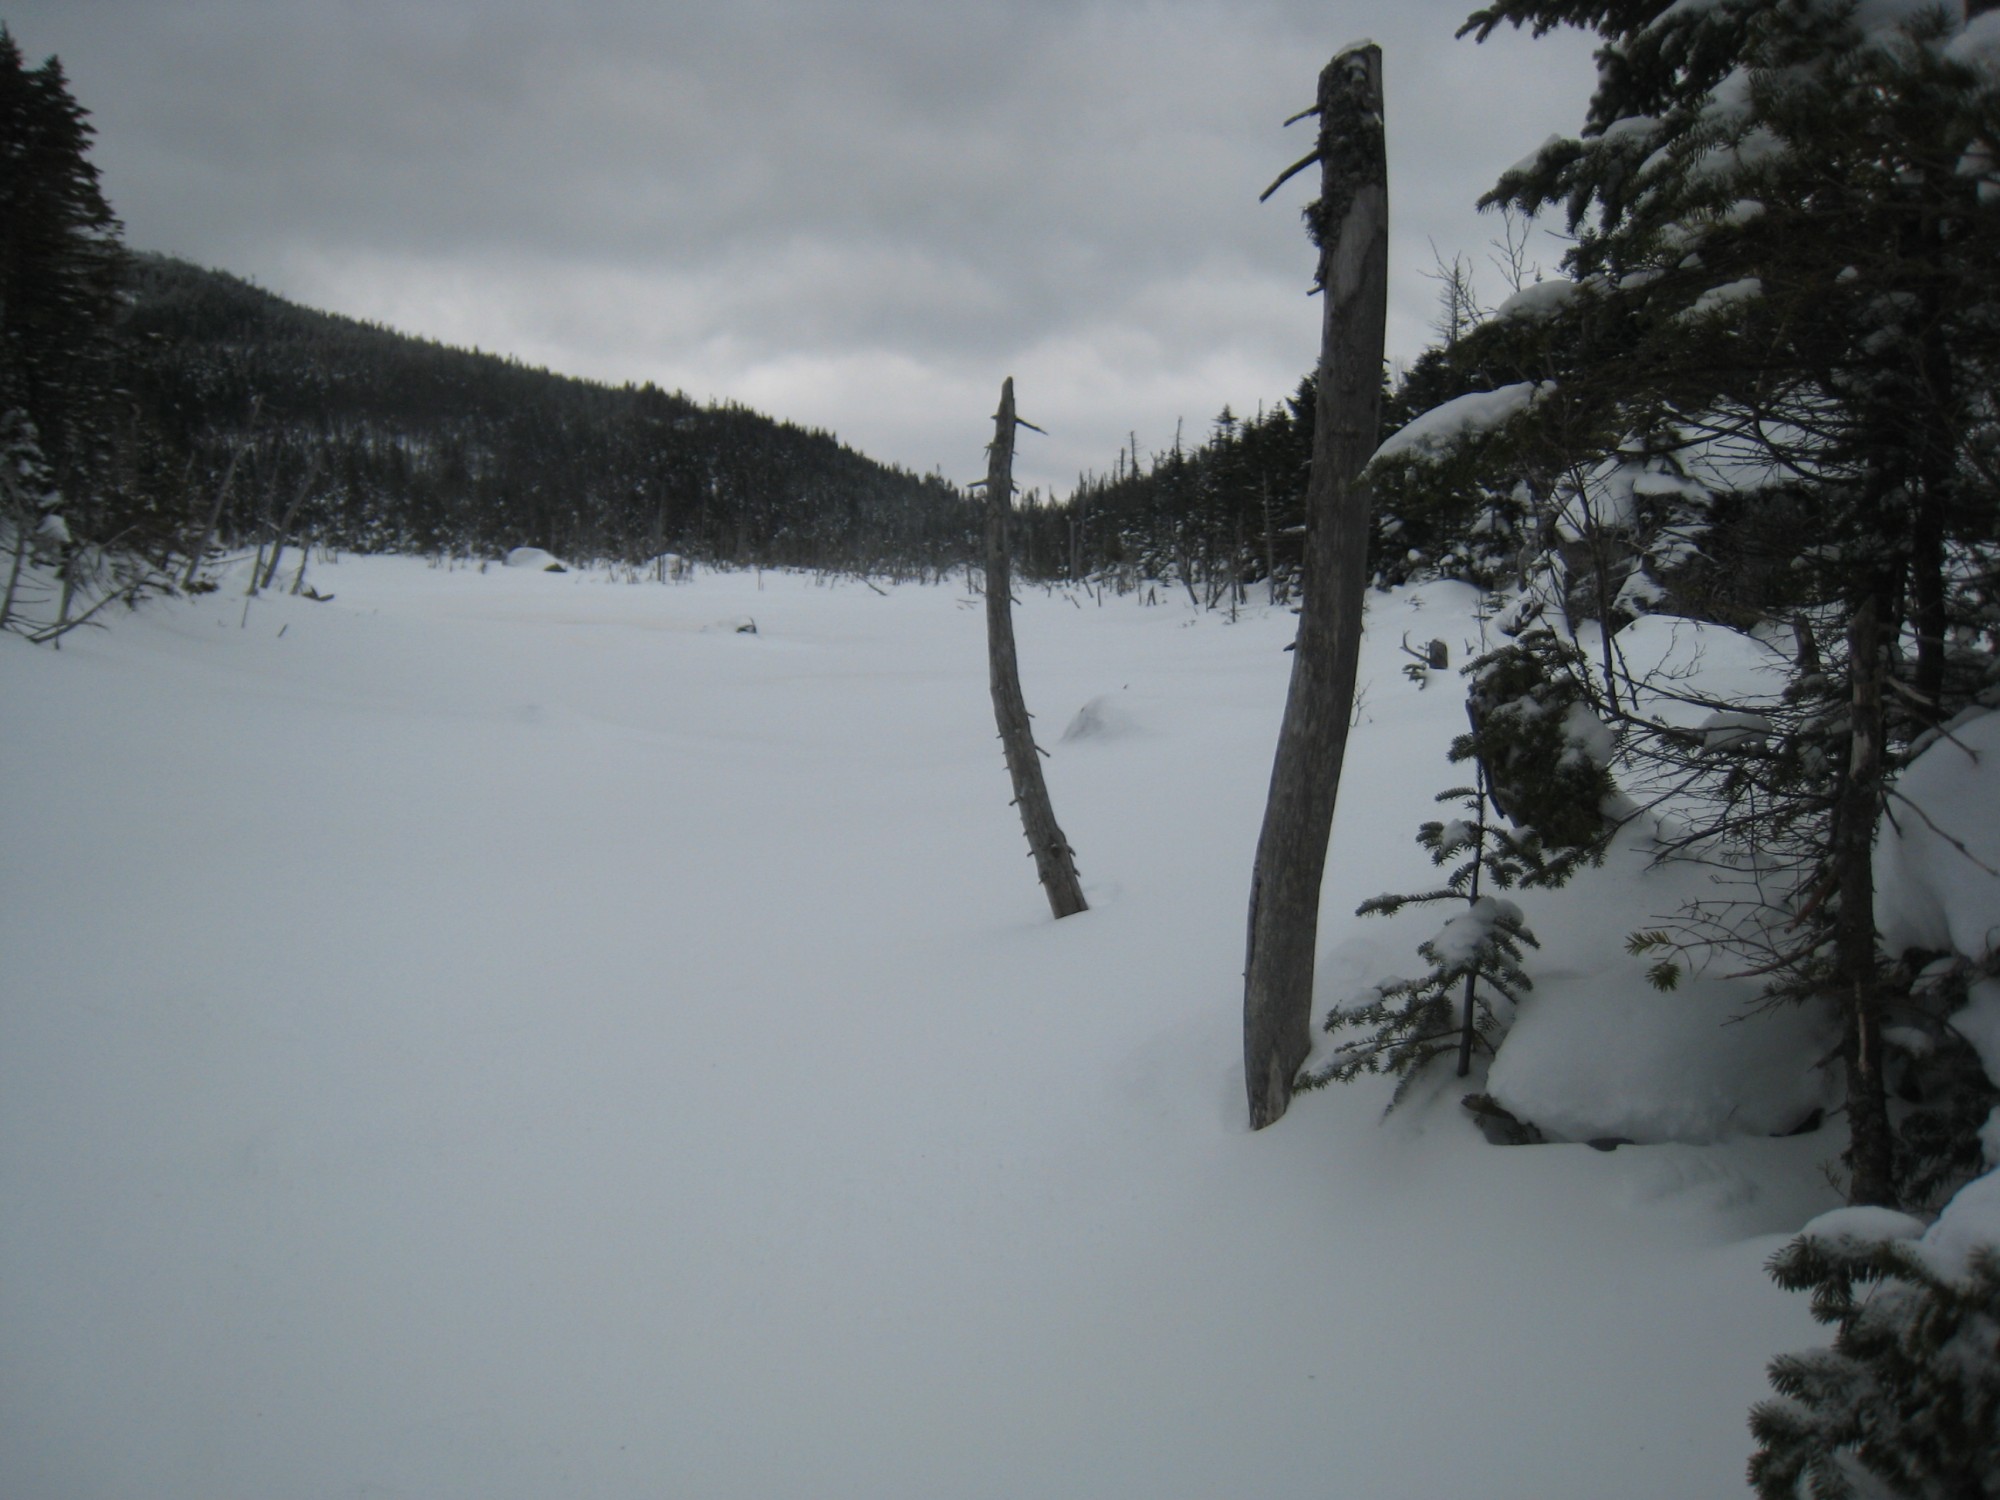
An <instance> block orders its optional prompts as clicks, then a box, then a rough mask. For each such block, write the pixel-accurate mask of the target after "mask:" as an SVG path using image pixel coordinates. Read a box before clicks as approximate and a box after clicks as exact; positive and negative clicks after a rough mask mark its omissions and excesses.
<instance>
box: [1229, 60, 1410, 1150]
mask: <svg viewBox="0 0 2000 1500" xmlns="http://www.w3.org/2000/svg"><path fill="white" fill-rule="evenodd" d="M1315 114H1316V115H1318V116H1319V143H1318V145H1317V146H1316V147H1315V148H1314V150H1313V152H1312V154H1311V155H1310V156H1308V157H1306V158H1305V160H1304V161H1301V162H1299V163H1298V164H1297V165H1295V166H1293V167H1292V168H1290V169H1289V170H1288V171H1287V172H1286V173H1285V174H1284V175H1283V176H1281V177H1280V178H1279V179H1278V181H1277V182H1274V183H1272V184H1271V186H1270V187H1269V188H1268V189H1266V190H1265V193H1264V197H1265V198H1269V197H1270V196H1271V194H1272V193H1273V192H1275V191H1277V189H1278V187H1279V185H1280V184H1282V183H1283V182H1285V181H1286V180H1287V179H1288V178H1290V177H1291V176H1293V175H1294V174H1295V173H1297V172H1300V171H1302V170H1304V169H1305V168H1306V167H1307V166H1309V165H1310V164H1312V163H1313V162H1318V163H1319V168H1320V196H1319V199H1318V201H1317V202H1315V203H1314V204H1312V206H1311V207H1309V208H1308V209H1307V210H1306V222H1307V224H1308V226H1309V227H1310V229H1311V233H1312V238H1313V242H1314V243H1315V244H1316V245H1317V246H1318V247H1319V271H1318V276H1317V284H1318V288H1319V290H1320V291H1321V292H1322V293H1323V294H1324V298H1323V306H1322V321H1321V334H1320V357H1319V372H1318V379H1317V384H1318V407H1317V412H1316V418H1315V429H1314V434H1313V456H1312V477H1311V479H1310V480H1309V482H1308V484H1307V488H1306V552H1305V567H1304V572H1303V580H1302V582H1303V595H1304V598H1303V607H1302V608H1301V610H1300V615H1299V636H1298V646H1297V650H1296V651H1295V652H1294V653H1293V655H1292V679H1291V688H1290V691H1289V694H1288V696H1287V698H1286V700H1285V716H1284V721H1283V724H1282V725H1281V727H1280V728H1279V731H1278V750H1277V755H1276V758H1275V761H1274V763H1273V765H1272V768H1271V792H1270V798H1269V801H1268V802H1267V803H1266V805H1265V809H1264V828H1263V832H1262V834H1261V835H1260V836H1259V838H1258V840H1257V865H1256V869H1255V871H1254V873H1253V874H1252V876H1251V880H1250V918H1249V941H1248V953H1247V956H1246V960H1245V968H1244V976H1243V1068H1244V1083H1245V1087H1246V1090H1247V1092H1248V1094H1249V1102H1250V1125H1251V1128H1252V1129H1255V1130H1261V1129H1263V1128H1264V1127H1265V1126H1266V1125H1269V1124H1270V1123H1271V1122H1272V1121H1274V1120H1276V1119H1278V1118H1279V1117H1280V1116H1281V1115H1283V1114H1284V1112H1285V1110H1286V1108H1287V1107H1288V1106H1289V1105H1290V1103H1291V1098H1292V1086H1293V1081H1294V1080H1295V1079H1296V1078H1297V1077H1298V1072H1299V1069H1300V1067H1301V1066H1302V1065H1303V1064H1304V1062H1305V1059H1306V1054H1307V1053H1308V1052H1309V1051H1310V1050H1311V1047H1312V989H1313V961H1314V955H1315V949H1316V947H1317V945H1318V941H1319V892H1320V877H1321V876H1322V874H1323V873H1324V872H1325V868H1326V847H1327V840H1328V838H1329V837H1330V836H1331V834H1332V831H1333V809H1334V800H1335V796H1336V793H1337V792H1338V790H1339V786H1340V766H1341V760H1342V757H1343V756H1344V755H1345V754H1346V750H1347V728H1348V721H1349V718H1350V716H1351V714H1352V712H1353V706H1354V680H1355V669H1356V663H1357V660H1358V658H1359V653H1360V649H1361V601H1362V595H1363V592H1364V590H1365V589H1366V588H1367V584H1368V574H1367V552H1368V491H1367V487H1366V486H1365V485H1363V484H1362V483H1361V482H1360V478H1359V476H1360V474H1361V470H1362V468H1363V466H1364V465H1366V463H1367V462H1368V460H1369V458H1370V457H1371V456H1372V455H1373V454H1374V451H1375V447H1376V438H1377V424H1378V422H1379V420H1380V402H1381V382H1382V336H1383V324H1384V320H1385V318H1386V316H1387V309H1388V270H1389V171H1388V160H1387V156H1386V153H1385V150H1384V137H1383V125H1382V52H1381V49H1380V48H1378V47H1376V46H1374V45H1373V44H1366V43H1364V44H1362V45H1360V46H1357V47H1352V48H1349V49H1348V50H1347V51H1345V52H1342V53H1341V54H1339V55H1338V56H1337V57H1335V58H1334V59H1333V61H1332V62H1330V63H1328V64H1327V65H1326V68H1325V69H1324V70H1323V71H1322V72H1321V73H1320V75H1319V102H1318V103H1317V104H1316V105H1315V106H1314V107H1313V108H1312V109H1310V110H1307V111H1306V112H1305V115H1299V116H1294V118H1295V119H1303V118H1305V116H1306V115H1315ZM1287 123H1290V122H1287Z"/></svg>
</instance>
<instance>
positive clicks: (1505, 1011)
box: [1297, 785, 1541, 1109]
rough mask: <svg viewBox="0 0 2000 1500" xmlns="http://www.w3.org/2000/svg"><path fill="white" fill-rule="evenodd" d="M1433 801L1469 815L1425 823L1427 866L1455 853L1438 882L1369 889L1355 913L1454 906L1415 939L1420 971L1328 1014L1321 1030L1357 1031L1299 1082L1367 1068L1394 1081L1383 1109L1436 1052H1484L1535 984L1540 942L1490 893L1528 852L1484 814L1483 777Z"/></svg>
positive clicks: (1525, 864)
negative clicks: (1531, 951) (1529, 956)
mask: <svg viewBox="0 0 2000 1500" xmlns="http://www.w3.org/2000/svg"><path fill="white" fill-rule="evenodd" d="M1438 801H1440V802H1457V803H1459V804H1460V805H1461V806H1463V807H1464V809H1465V810H1466V812H1467V813H1468V814H1469V816H1467V817H1463V818H1454V819H1452V820H1451V821H1450V822H1431V823H1426V824H1424V825H1423V827H1422V828H1420V829H1419V830H1418V832H1417V842H1418V843H1419V844H1421V845H1423V847H1424V848H1425V849H1426V850H1427V851H1429V853H1430V857H1431V863H1432V864H1434V865H1446V864H1452V863H1453V862H1454V861H1456V864H1455V865H1454V868H1453V869H1452V871H1451V873H1450V875H1449V876H1447V877H1446V880H1445V884H1444V885H1442V886H1440V887H1438V888H1437V889H1435V890H1429V891H1422V892H1414V893H1408V894H1398V895H1384V896H1376V897H1373V898H1372V899H1370V900H1367V901H1364V902H1362V903H1361V905H1360V906H1359V907H1358V908H1356V911H1355V915H1356V916H1362V917H1367V916H1385V917H1387V916H1394V915H1395V914H1396V913H1397V912H1399V911H1401V910H1402V909H1403V908H1404V907H1406V906H1428V905H1432V904H1435V903H1444V904H1446V905H1457V906H1458V907H1459V908H1460V910H1459V911H1458V913H1457V915H1455V916H1453V917H1450V918H1448V919H1447V920H1446V921H1445V923H1444V925H1443V926H1442V927H1440V928H1439V929H1438V930H1437V931H1436V932H1435V933H1433V934H1432V935H1431V936H1430V937H1428V938H1426V939H1424V940H1423V941H1422V942H1420V943H1419V944H1417V953H1418V955H1419V956H1420V957H1421V958H1422V959H1423V960H1424V963H1425V971H1424V973H1422V974H1420V975H1416V976H1414V977H1410V978H1397V979H1384V980H1380V981H1378V982H1377V983H1375V984H1374V985H1372V986H1370V987H1369V988H1368V989H1367V990H1365V991H1364V992H1362V993H1361V994H1359V995H1356V996H1354V997H1351V998H1350V999H1349V1000H1347V1001H1346V1002H1345V1003H1344V1004H1342V1005H1340V1006H1337V1007H1336V1008H1335V1009H1333V1010H1332V1011H1331V1012H1329V1013H1328V1015H1327V1018H1326V1025H1325V1029H1326V1031H1327V1032H1328V1033H1329V1034H1332V1035H1335V1036H1338V1035H1340V1034H1341V1033H1343V1032H1360V1033H1362V1035H1359V1036H1350V1037H1349V1039H1348V1040H1346V1041H1343V1042H1341V1043H1340V1044H1339V1045H1338V1046H1336V1047H1334V1048H1333V1050H1332V1052H1331V1054H1330V1055H1329V1057H1328V1059H1327V1061H1326V1062H1325V1063H1324V1064H1323V1065H1322V1066H1320V1067H1318V1068H1315V1069H1311V1070H1308V1071H1307V1072H1305V1073H1303V1074H1301V1076H1300V1078H1299V1080H1298V1085H1297V1086H1298V1087H1299V1088H1302V1089H1304V1088H1322V1087H1324V1086H1325V1085H1327V1084H1329V1083H1351V1082H1353V1081H1354V1080H1355V1079H1357V1078H1360V1077H1363V1076H1365V1075H1368V1074H1374V1073H1387V1074H1391V1075H1393V1076H1394V1077H1395V1078H1396V1079H1397V1080H1398V1081H1397V1084H1396V1090H1395V1092H1394V1093H1393V1094H1391V1095H1390V1097H1389V1106H1388V1107H1389V1108H1391V1109H1394V1108H1395V1107H1396V1105H1398V1104H1400V1103H1401V1102H1402V1100H1403V1096H1404V1095H1405V1094H1407V1093H1408V1092H1409V1089H1410V1086H1411V1084H1413V1083H1415V1082H1416V1080H1417V1077H1418V1075H1419V1074H1421V1073H1422V1072H1423V1070H1424V1069H1425V1068H1426V1067H1427V1066H1428V1065H1429V1064H1430V1063H1432V1062H1435V1061H1437V1060H1438V1059H1439V1058H1443V1057H1453V1056H1455V1057H1456V1058H1457V1059H1458V1076H1459V1077H1461V1078H1463V1077H1465V1076H1466V1075H1467V1074H1469V1073H1470V1072H1471V1071H1472V1063H1473V1058H1474V1055H1475V1054H1484V1055H1486V1056H1489V1057H1490V1056H1491V1055H1492V1053H1493V1050H1494V1048H1495V1047H1496V1046H1497V1045H1498V1043H1499V1039H1500V1034H1501V1032H1502V1031H1503V1030H1504V1029H1505V1026H1506V1023H1507V1021H1508V1020H1510V1019H1511V1018H1512V1015H1513V1011H1514V1008H1515V1007H1516V1006H1517V1005H1518V1004H1519V1003H1520V999H1521V994H1522V992H1523V991H1526V990H1529V989H1532V988H1534V982H1533V981H1532V980H1531V979H1530V978H1529V977H1528V973H1527V970H1526V968H1525V967H1524V964H1523V959H1522V952H1521V948H1522V945H1523V944H1525V945H1527V946H1528V947H1530V948H1535V947H1540V946H1541V945H1540V944H1539V943H1537V942H1536V941H1535V935H1534V934H1533V933H1532V932H1530V931H1529V930H1528V928H1527V926H1526V925H1525V923H1524V921H1523V918H1522V914H1521V908H1520V907H1518V906H1517V905H1515V904H1514V903H1513V902H1512V901H1510V900H1508V899H1506V898H1505V897H1502V896H1495V895H1492V894H1490V893H1489V892H1488V891H1487V890H1486V889H1485V887H1486V886H1487V885H1489V884H1490V885H1491V886H1493V887H1495V888H1497V889H1500V890H1506V889H1509V888H1510V887H1512V886H1514V885H1516V884H1517V883H1520V882H1521V881H1522V878H1523V877H1524V876H1526V875H1531V874H1532V873H1533V871H1534V870H1535V869H1536V868H1537V866H1536V864H1535V862H1534V855H1533V852H1532V851H1531V850H1529V849H1527V848H1524V847H1523V846H1522V845H1521V844H1520V843H1519V842H1518V841H1516V840H1515V839H1514V838H1512V837H1511V836H1510V835H1509V834H1508V832H1507V831H1506V830H1505V829H1504V828H1501V827H1499V826H1498V825H1496V824H1494V823H1492V822H1489V821H1488V819H1487V817H1486V796H1485V789H1484V786H1483V785H1481V786H1479V787H1453V788H1451V789H1450V790H1449V791H1445V792H1441V793H1439V794H1438Z"/></svg>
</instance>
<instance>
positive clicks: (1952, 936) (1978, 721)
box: [1875, 713, 2000, 1077]
mask: <svg viewBox="0 0 2000 1500" xmlns="http://www.w3.org/2000/svg"><path fill="white" fill-rule="evenodd" d="M1942 830H1949V836H1947V834H1946V833H1945V832H1944V831H1942ZM1954 840H1956V843H1954V842H1953V841H1954ZM1958 845H1963V846H1964V847H1963V848H1960V847H1958ZM1995 871H2000V713H1986V714H1982V715H1980V716H1979V717H1978V718H1975V719H1973V720H1971V721H1970V722H1969V723H1965V724H1961V725H1959V726H1958V727H1957V728H1955V729H1953V730H1952V731H1951V734H1950V736H1949V737H1947V738H1942V739H1939V740H1938V741H1937V742H1936V743H1934V744H1933V745H1931V746H1930V748H1929V749H1927V750H1925V751H1924V752H1923V753H1922V754H1921V755H1919V756H1918V757H1917V758H1916V759H1915V760H1913V761H1911V762H1910V764H1909V767H1908V768H1907V769H1906V770H1905V771H1904V772H1903V775H1902V777H1901V779H1900V780H1899V781H1898V782H1897V783H1896V792H1895V795H1894V797H1893V798H1892V799H1891V800H1890V803H1889V815H1888V816H1887V817H1886V818H1884V819H1883V822H1882V832H1881V834H1880V841H1879V844H1878V846H1877V849H1876V889H1875V925H1876V926H1877V927H1878V928H1880V929H1881V932H1882V943H1883V946H1884V947H1886V948H1887V949H1888V950H1889V952H1891V953H1902V952H1905V951H1906V950H1908V949H1911V948H1922V949H1926V950H1928V951H1930V952H1933V953H1945V952H1951V953H1962V954H1964V955H1965V956H1966V957H1967V958H1969V959H1972V960H1974V961H1975V962H1977V961H1979V960H1982V959H1984V958H1986V957H1987V956H1988V955H1990V954H1991V953H1992V952H1993V951H1994V949H1995V947H1996V946H2000V874H1995V873H1994V872H1995ZM1996 1063H2000V1058H1988V1059H1987V1060H1986V1067H1987V1071H1988V1072H1989V1073H1994V1076H1996V1077H2000V1073H1996V1072H1995V1065H1996Z"/></svg>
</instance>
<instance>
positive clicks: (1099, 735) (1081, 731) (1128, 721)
mask: <svg viewBox="0 0 2000 1500" xmlns="http://www.w3.org/2000/svg"><path fill="white" fill-rule="evenodd" d="M1141 728H1142V726H1141V725H1140V723H1139V720H1138V718H1137V717H1136V716H1135V715H1134V714H1133V712H1132V710H1131V708H1130V707H1129V706H1128V704H1127V703H1126V702H1125V701H1124V694H1123V691H1122V690H1121V691H1120V692H1116V693H1099V694H1098V695H1097V696H1096V697H1095V698H1092V699H1091V700H1090V701H1089V702H1088V703H1086V704H1084V705H1083V707H1082V708H1079V709H1078V710H1077V711H1076V714H1075V716H1074V717H1073V718H1071V719H1070V721H1069V724H1068V725H1067V727H1065V728H1064V730H1063V732H1062V742H1063V743H1064V744H1068V743H1070V742H1071V741H1072V740H1115V739H1122V738H1124V737H1125V736H1127V735H1130V734H1136V733H1138V732H1139V730H1140V729H1141Z"/></svg>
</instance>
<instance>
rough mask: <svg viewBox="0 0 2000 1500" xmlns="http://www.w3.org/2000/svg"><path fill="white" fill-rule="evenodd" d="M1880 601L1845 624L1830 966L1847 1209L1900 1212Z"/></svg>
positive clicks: (1867, 602) (1869, 602) (1871, 601)
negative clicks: (1882, 888)
mask: <svg viewBox="0 0 2000 1500" xmlns="http://www.w3.org/2000/svg"><path fill="white" fill-rule="evenodd" d="M1879 599H1880V593H1879V592H1878V593H1877V594H1875V595H1871V596H1869V597H1867V598H1865V599H1863V600H1862V601H1861V604H1860V607H1859V608H1857V609H1855V610H1854V612H1853V614H1852V615H1851V616H1850V617H1849V619H1848V625H1847V648H1848V660H1847V670H1848V675H1849V679H1850V682H1851V685H1852V692H1853V697H1852V701H1851V704H1850V711H1851V713H1852V716H1853V717H1852V720H1851V728H1850V731H1849V740H1848V756H1847V774H1846V777H1845V778H1844V780H1843V781H1842V784H1841V789H1840V802H1839V805H1838V807H1837V808H1836V809H1835V811H1834V823H1833V863H1834V878H1835V882H1836V889H1837V890H1838V891H1839V897H1838V900H1839V903H1840V905H1839V909H1838V911H1837V913H1836V915H1835V918H1834V934H1833V938H1834V963H1835V967H1836V969H1837V970H1838V972H1839V976H1840V985H1841V988H1842V989H1843V990H1844V991H1845V994H1844V995H1843V996H1842V999H1843V1002H1844V1004H1843V1007H1842V1008H1843V1009H1844V1010H1845V1011H1846V1013H1847V1037H1846V1053H1847V1125H1848V1148H1847V1149H1848V1167H1849V1170H1850V1173H1851V1175H1850V1177H1849V1179H1848V1201H1849V1202H1852V1203H1872V1204H1877V1205H1879V1206H1881V1207H1885V1208H1894V1207H1896V1206H1897V1205H1896V1184H1895V1174H1894V1170H1893V1157H1894V1132H1893V1131H1892V1130H1891V1128H1890V1124H1889V1104H1888V1090H1887V1087H1886V1084H1885V1081H1884V1079H1883V1075H1882V993H1881V967H1880V965H1879V963H1878V962H1877V954H1876V941H1875V825H1876V821H1877V819H1878V818H1879V816H1880V812H1881V806H1882V781H1883V763H1882V739H1883V722H1882V677H1883V640H1882V627H1881V611H1880V604H1879Z"/></svg>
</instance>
